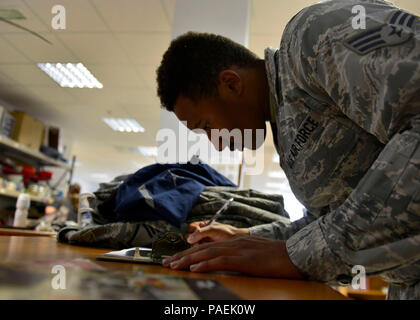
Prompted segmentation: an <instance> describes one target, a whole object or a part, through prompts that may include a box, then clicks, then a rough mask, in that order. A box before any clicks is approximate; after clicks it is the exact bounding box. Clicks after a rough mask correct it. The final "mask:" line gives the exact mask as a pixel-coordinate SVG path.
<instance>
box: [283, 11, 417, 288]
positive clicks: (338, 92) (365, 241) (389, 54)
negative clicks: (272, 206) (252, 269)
mask: <svg viewBox="0 0 420 320" xmlns="http://www.w3.org/2000/svg"><path fill="white" fill-rule="evenodd" d="M367 9H368V10H367V12H368V15H369V16H370V17H371V19H368V21H367V23H368V26H367V27H368V30H367V31H364V30H353V29H351V7H348V8H339V9H337V10H331V11H329V12H328V13H325V14H321V15H319V19H321V20H319V19H317V18H314V17H309V18H308V19H305V22H304V23H303V22H302V24H301V27H302V29H303V30H302V29H301V31H299V32H298V33H297V34H298V35H297V37H296V39H295V43H296V45H295V46H293V43H291V48H292V49H293V50H295V49H298V50H299V52H301V59H299V62H298V64H299V63H300V68H299V67H298V68H297V70H299V69H300V70H306V72H305V73H304V72H302V73H301V74H300V75H299V74H297V77H302V79H303V80H302V81H301V83H302V84H303V86H307V90H309V91H310V90H313V91H318V92H324V93H325V100H328V101H329V103H330V104H332V105H334V106H335V107H336V108H337V109H338V110H339V111H340V112H341V113H342V114H343V115H344V116H346V117H348V118H349V119H351V120H352V121H354V122H355V123H356V124H358V125H359V126H360V127H361V128H362V129H364V130H365V131H366V132H368V133H370V134H372V135H374V136H376V137H377V138H378V140H379V141H381V142H382V143H383V144H384V145H385V147H384V149H383V150H382V152H381V153H380V154H379V156H378V158H377V159H376V161H374V163H373V165H372V166H371V167H370V169H369V170H368V172H367V173H366V174H365V176H364V177H363V178H362V179H361V181H359V183H358V185H357V187H356V188H355V189H354V190H353V192H352V193H351V194H350V196H349V197H348V198H347V199H346V200H345V201H344V203H343V204H342V205H341V206H340V207H338V208H337V209H336V210H334V211H332V212H330V213H328V214H326V215H324V216H322V217H321V218H319V219H318V220H316V221H314V222H312V223H311V224H309V225H307V226H306V227H304V228H303V229H301V230H300V231H298V232H296V233H295V234H294V235H293V236H291V237H290V238H289V239H288V240H287V242H286V246H287V251H288V254H289V257H290V259H291V261H292V262H293V264H294V265H295V266H296V267H297V268H298V269H300V270H301V272H302V273H304V274H305V275H306V276H307V277H308V278H309V279H311V280H318V281H323V282H327V283H331V284H336V283H341V279H343V278H344V279H349V278H351V277H352V276H354V274H352V268H353V267H354V266H355V265H362V266H363V267H364V268H365V270H366V274H367V275H368V276H370V275H377V274H381V273H384V272H389V271H395V270H398V269H400V268H406V267H407V266H409V265H410V264H412V263H413V262H416V261H418V260H419V259H420V35H419V32H418V29H419V26H418V24H419V23H418V19H417V18H412V17H413V15H408V14H407V15H406V14H405V13H404V12H400V14H397V13H398V12H399V10H398V9H396V8H392V7H384V6H379V5H378V6H377V7H376V6H370V7H368V8H367ZM319 10H320V9H319V8H318V11H319ZM346 14H347V16H346ZM394 16H397V17H400V18H399V19H395V21H394V23H399V22H400V19H402V17H403V16H405V21H406V25H404V26H400V27H398V28H397V29H396V31H397V32H399V31H401V36H403V37H405V38H402V39H401V42H400V43H397V42H398V41H399V40H397V39H396V38H395V37H392V38H387V36H389V35H390V34H391V33H392V32H393V31H392V30H394V29H393V28H392V25H391V24H390V23H391V22H392V20H393V17H394ZM407 19H409V20H410V21H411V29H410V28H408V27H407ZM308 21H311V23H308ZM325 21H328V24H329V26H328V27H325V25H323V23H325ZM296 23H297V24H296V25H297V26H298V25H299V22H296ZM345 24H346V25H345ZM347 24H348V25H349V26H350V27H349V26H348V25H347ZM369 24H371V29H369ZM375 30H376V31H375ZM377 30H380V32H379V34H377V35H376V39H374V40H375V41H374V42H371V41H373V40H370V39H371V38H372V37H374V36H375V35H374V34H375V32H378V31H377ZM374 31H375V32H374ZM366 32H373V33H371V34H367V33H366ZM397 36H398V35H397ZM381 37H382V38H381ZM404 39H405V40H404ZM296 40H297V41H296ZM402 40H404V41H402ZM378 41H382V42H385V44H384V43H380V44H376V43H377V42H378ZM362 42H364V43H362ZM299 43H301V44H302V45H300V44H299ZM358 43H362V44H361V45H358V46H356V45H357V44H358ZM388 44H389V45H388ZM365 48H367V49H365ZM362 49H363V50H364V51H363V50H362ZM315 52H316V53H315ZM417 273H418V271H417ZM417 276H418V274H417Z"/></svg>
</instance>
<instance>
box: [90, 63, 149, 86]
mask: <svg viewBox="0 0 420 320" xmlns="http://www.w3.org/2000/svg"><path fill="white" fill-rule="evenodd" d="M88 68H89V70H90V71H91V72H92V74H93V75H94V76H95V77H96V78H97V79H98V80H99V82H101V83H102V84H103V85H104V87H137V88H139V87H145V86H146V83H145V81H144V79H143V77H142V75H140V73H139V72H137V70H136V69H135V68H134V67H132V66H131V65H117V64H101V65H96V64H90V65H89V66H88Z"/></svg>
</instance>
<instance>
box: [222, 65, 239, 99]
mask: <svg viewBox="0 0 420 320" xmlns="http://www.w3.org/2000/svg"><path fill="white" fill-rule="evenodd" d="M242 90H243V82H242V79H241V77H240V75H239V74H238V73H237V72H235V71H233V70H223V71H222V72H220V73H219V93H220V94H222V95H223V94H227V95H232V94H233V95H235V96H240V95H241V94H242Z"/></svg>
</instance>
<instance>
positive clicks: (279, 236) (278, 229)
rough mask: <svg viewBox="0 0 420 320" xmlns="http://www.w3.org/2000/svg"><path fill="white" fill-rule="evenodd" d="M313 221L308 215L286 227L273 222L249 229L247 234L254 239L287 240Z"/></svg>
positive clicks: (280, 223) (281, 223)
mask: <svg viewBox="0 0 420 320" xmlns="http://www.w3.org/2000/svg"><path fill="white" fill-rule="evenodd" d="M315 220H316V218H315V217H314V216H311V215H308V216H306V217H303V218H301V219H299V220H296V221H293V222H292V223H290V224H289V225H287V226H286V225H285V224H284V223H283V222H281V221H275V222H272V223H268V224H262V225H259V226H254V227H251V228H249V232H250V235H251V236H254V237H261V238H268V239H276V240H287V239H289V238H290V237H291V236H292V235H293V234H295V233H296V232H297V231H299V230H300V229H302V228H303V227H305V226H307V225H308V224H310V223H311V222H313V221H315Z"/></svg>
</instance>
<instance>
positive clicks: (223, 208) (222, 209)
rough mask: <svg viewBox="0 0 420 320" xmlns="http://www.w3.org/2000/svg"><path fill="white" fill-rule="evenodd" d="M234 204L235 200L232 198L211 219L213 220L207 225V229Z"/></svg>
mask: <svg viewBox="0 0 420 320" xmlns="http://www.w3.org/2000/svg"><path fill="white" fill-rule="evenodd" d="M232 202H233V198H230V199H229V200H228V201H226V203H225V204H224V205H223V207H221V208H220V209H219V210H218V211H217V212H216V214H215V215H214V216H213V217H211V219H210V220H209V221H208V222H207V223H206V225H205V227H207V226H208V225H209V224H210V223H212V222H213V221H215V220H216V219H217V218H219V216H220V215H221V214H222V213H223V212H224V211H226V209H227V208H228V207H229V206H230V204H231V203H232Z"/></svg>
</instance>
